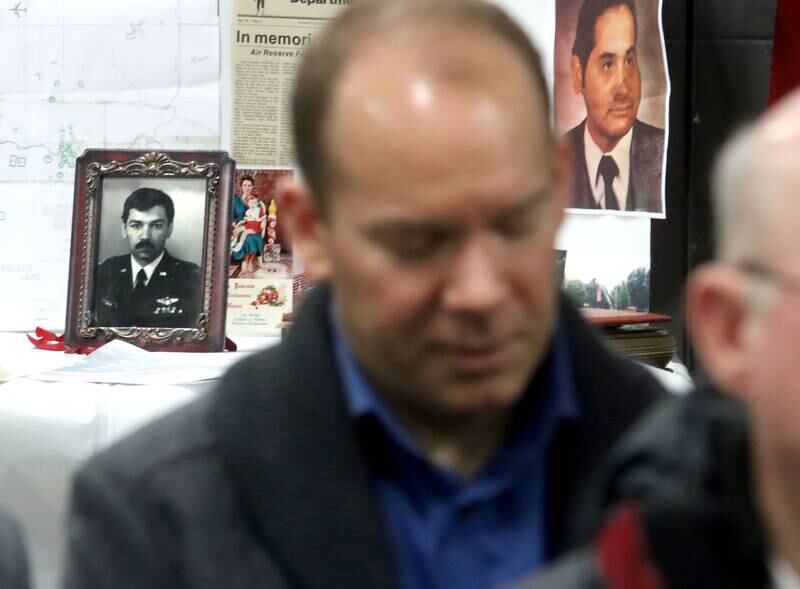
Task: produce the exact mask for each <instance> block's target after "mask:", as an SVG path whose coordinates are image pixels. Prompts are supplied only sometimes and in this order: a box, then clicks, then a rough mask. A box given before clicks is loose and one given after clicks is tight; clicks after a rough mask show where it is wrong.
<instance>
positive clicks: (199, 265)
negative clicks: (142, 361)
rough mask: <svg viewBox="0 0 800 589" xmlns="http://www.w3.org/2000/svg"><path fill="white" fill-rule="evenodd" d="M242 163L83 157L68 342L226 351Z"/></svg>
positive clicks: (211, 157) (213, 156)
mask: <svg viewBox="0 0 800 589" xmlns="http://www.w3.org/2000/svg"><path fill="white" fill-rule="evenodd" d="M234 167H235V162H234V161H233V160H232V159H231V158H230V157H228V154H227V153H225V152H221V151H163V152H152V151H115V150H103V149H90V150H87V151H85V152H84V153H83V155H81V156H80V157H79V158H78V160H77V166H76V174H75V198H74V209H73V214H72V248H71V254H70V266H69V267H70V276H69V290H68V297H67V318H66V333H65V339H66V342H67V343H68V344H69V345H73V346H74V345H90V346H91V345H101V344H103V343H106V342H108V341H110V340H113V339H121V340H125V341H128V342H130V343H133V344H136V345H138V346H141V347H143V348H146V349H150V350H173V351H196V352H213V351H221V350H222V349H223V348H224V344H225V310H226V300H227V283H228V280H227V270H228V257H229V240H230V216H231V213H230V203H231V198H232V192H233V177H234Z"/></svg>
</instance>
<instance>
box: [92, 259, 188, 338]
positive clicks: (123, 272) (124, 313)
mask: <svg viewBox="0 0 800 589" xmlns="http://www.w3.org/2000/svg"><path fill="white" fill-rule="evenodd" d="M201 288H202V285H201V283H200V269H199V268H198V266H197V264H193V263H192V262H186V261H184V260H179V259H178V258H173V257H172V256H171V255H169V252H167V251H165V252H164V257H163V258H161V262H159V264H158V266H156V269H155V270H154V271H153V274H152V276H151V277H150V281H149V282H148V284H147V286H146V287H144V289H142V291H141V292H136V293H134V289H133V280H132V278H131V256H130V254H126V255H124V256H115V257H113V258H108V259H107V260H105V261H104V262H103V263H102V264H100V266H98V268H97V280H96V283H95V305H94V308H95V323H94V325H96V326H98V327H118V326H122V327H132V326H137V327H167V328H177V327H192V326H194V324H195V322H196V321H197V316H198V314H199V313H200V294H201Z"/></svg>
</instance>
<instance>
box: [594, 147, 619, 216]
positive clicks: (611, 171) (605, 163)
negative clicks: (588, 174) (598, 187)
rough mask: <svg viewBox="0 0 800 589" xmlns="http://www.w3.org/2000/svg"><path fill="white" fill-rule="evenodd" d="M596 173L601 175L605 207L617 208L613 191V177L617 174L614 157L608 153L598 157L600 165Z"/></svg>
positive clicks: (617, 202) (617, 168)
mask: <svg viewBox="0 0 800 589" xmlns="http://www.w3.org/2000/svg"><path fill="white" fill-rule="evenodd" d="M597 173H598V175H600V176H602V177H603V186H604V189H605V194H606V208H607V209H613V210H616V211H618V210H619V201H618V200H617V195H616V193H615V192H614V185H613V182H614V178H616V177H617V176H619V167H618V166H617V162H615V161H614V158H613V157H611V156H610V155H604V156H603V157H601V158H600V165H599V166H598V167H597Z"/></svg>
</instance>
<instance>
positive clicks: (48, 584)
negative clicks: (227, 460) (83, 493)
mask: <svg viewBox="0 0 800 589" xmlns="http://www.w3.org/2000/svg"><path fill="white" fill-rule="evenodd" d="M276 341H277V338H241V341H239V338H237V344H238V345H239V349H240V350H241V351H238V352H234V353H231V352H226V354H228V355H230V358H231V363H233V362H235V361H236V360H238V359H239V358H241V357H244V356H246V355H247V354H248V353H251V352H252V351H254V350H257V349H259V348H261V347H265V346H267V345H270V344H274V343H275V342H276ZM163 353H167V352H163ZM213 355H214V356H219V354H213ZM82 358H83V356H79V355H71V354H64V353H62V352H50V351H44V350H36V349H34V348H33V347H32V346H31V344H30V343H29V342H28V340H27V338H26V337H25V334H24V333H15V332H0V359H1V360H0V370H5V378H6V380H5V382H4V383H3V384H2V386H0V501H2V504H3V506H4V507H6V508H8V509H9V510H10V511H11V512H12V513H13V514H14V515H15V516H16V517H17V518H18V520H19V522H20V525H21V526H22V528H23V531H24V533H25V535H26V539H27V543H28V550H29V554H30V557H31V570H32V573H33V580H34V582H35V586H36V587H37V588H38V589H55V588H56V587H58V574H59V570H60V564H61V558H62V553H63V537H64V536H63V535H64V515H65V510H66V504H67V497H68V493H69V489H70V484H71V479H72V473H73V472H74V470H75V468H76V467H77V466H78V465H79V464H80V462H82V461H83V460H84V459H86V458H87V457H88V456H90V455H91V454H93V453H95V452H97V451H98V450H100V449H102V448H105V447H106V446H108V445H109V444H111V443H112V442H114V441H116V440H118V439H119V438H121V437H122V436H124V435H126V434H128V433H130V432H132V431H133V430H135V429H137V428H138V427H140V426H141V425H143V424H145V423H147V422H148V421H151V420H153V419H156V418H157V417H159V416H161V415H163V414H165V413H166V412H168V411H170V410H172V409H174V408H176V407H178V406H180V405H183V404H185V403H188V402H189V401H191V400H192V399H195V398H197V397H198V396H199V395H201V394H203V393H204V392H205V391H207V390H208V389H210V388H211V386H213V381H205V382H200V383H192V384H186V385H173V386H158V385H146V386H145V385H110V384H95V383H87V382H44V381H41V380H36V379H35V378H31V377H29V376H24V375H30V374H34V373H37V372H42V371H47V370H52V369H55V368H59V367H63V366H66V365H69V364H72V363H74V362H78V361H80V360H81V359H82ZM1 375H2V373H0V382H1V381H2V376H1ZM9 377H11V378H9Z"/></svg>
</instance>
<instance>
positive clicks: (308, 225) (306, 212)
mask: <svg viewBox="0 0 800 589" xmlns="http://www.w3.org/2000/svg"><path fill="white" fill-rule="evenodd" d="M278 211H280V215H281V218H282V220H283V222H284V223H285V224H286V225H285V227H286V229H287V232H288V234H289V239H290V240H291V242H292V247H293V248H297V251H298V252H299V253H300V257H301V259H302V261H303V265H304V267H305V269H306V272H308V273H309V274H310V275H311V278H312V279H313V280H325V279H327V278H329V277H330V275H331V260H330V256H329V252H330V249H329V233H330V232H329V228H328V224H327V221H326V219H325V216H324V213H323V212H322V211H320V210H319V204H318V203H317V202H316V200H315V199H314V198H313V195H312V194H311V191H310V189H309V188H308V186H307V185H306V184H305V183H302V182H296V181H291V182H286V183H285V184H283V185H281V186H280V187H279V189H278Z"/></svg>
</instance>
